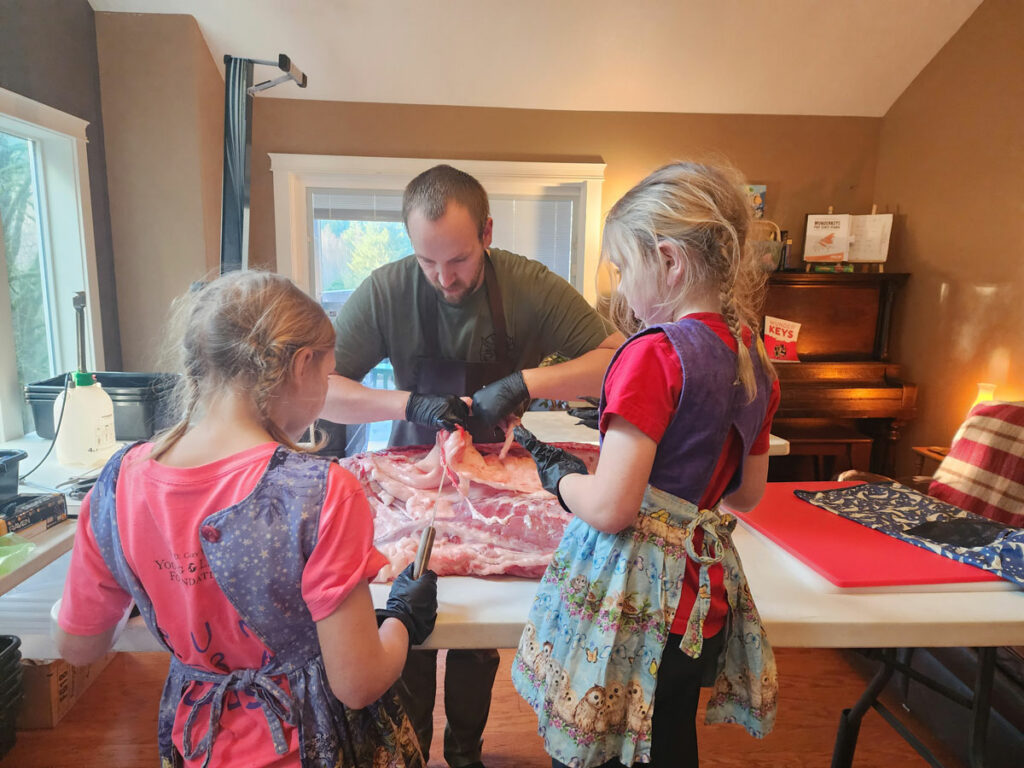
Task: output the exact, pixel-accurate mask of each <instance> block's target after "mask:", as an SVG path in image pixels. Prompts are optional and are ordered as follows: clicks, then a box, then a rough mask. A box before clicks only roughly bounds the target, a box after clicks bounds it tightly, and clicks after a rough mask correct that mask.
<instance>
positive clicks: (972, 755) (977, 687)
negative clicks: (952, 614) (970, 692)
mask: <svg viewBox="0 0 1024 768" xmlns="http://www.w3.org/2000/svg"><path fill="white" fill-rule="evenodd" d="M995 668H996V649H995V648H979V649H978V676H977V678H976V679H975V682H974V698H973V699H972V700H971V726H970V729H969V730H968V738H970V741H971V747H970V752H969V754H968V760H969V762H970V765H971V768H983V766H984V765H985V745H986V742H987V740H988V716H989V704H990V702H991V699H992V678H993V677H994V676H995Z"/></svg>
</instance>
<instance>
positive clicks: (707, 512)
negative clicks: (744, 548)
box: [679, 509, 736, 659]
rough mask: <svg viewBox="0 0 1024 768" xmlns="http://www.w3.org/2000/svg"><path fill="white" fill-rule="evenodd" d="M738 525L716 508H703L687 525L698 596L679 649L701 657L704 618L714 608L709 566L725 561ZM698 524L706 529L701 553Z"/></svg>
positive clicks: (734, 519)
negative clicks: (696, 567)
mask: <svg viewBox="0 0 1024 768" xmlns="http://www.w3.org/2000/svg"><path fill="white" fill-rule="evenodd" d="M735 527H736V518H735V517H733V516H732V515H728V514H726V515H720V514H719V513H718V512H717V511H716V510H713V509H702V510H701V511H700V512H699V513H698V514H697V515H696V516H694V518H693V519H692V520H690V521H689V522H688V523H687V525H686V539H685V546H686V554H687V556H688V557H689V558H690V559H691V560H693V561H694V562H695V563H697V564H698V565H700V569H699V571H698V573H697V599H696V600H694V603H693V608H692V609H691V611H690V617H689V619H688V620H687V622H686V632H685V633H684V634H683V639H682V640H681V641H680V643H679V649H680V650H681V651H682V652H683V653H685V654H686V655H687V656H689V657H690V658H694V659H696V658H699V657H700V654H701V651H702V650H703V648H704V619H706V618H707V615H708V611H709V610H710V609H711V577H710V576H709V575H708V569H709V568H710V566H712V565H714V564H715V563H720V562H722V558H723V557H724V556H725V550H726V547H731V546H732V539H731V537H730V534H731V533H732V530H733V528H735ZM698 528H700V529H701V530H702V531H703V532H704V540H703V542H702V543H701V552H700V553H699V554H698V553H697V551H696V550H695V549H694V548H693V535H694V533H696V531H697V529H698ZM711 553H713V554H711Z"/></svg>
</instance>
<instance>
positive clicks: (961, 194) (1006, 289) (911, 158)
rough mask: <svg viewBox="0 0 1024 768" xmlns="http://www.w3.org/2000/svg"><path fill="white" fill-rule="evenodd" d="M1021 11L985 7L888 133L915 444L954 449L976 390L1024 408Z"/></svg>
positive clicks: (885, 172) (886, 173)
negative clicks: (980, 387)
mask: <svg viewBox="0 0 1024 768" xmlns="http://www.w3.org/2000/svg"><path fill="white" fill-rule="evenodd" d="M1022 72H1024V4H1022V3H1020V2H1018V0H986V2H984V3H983V4H982V5H981V6H980V7H979V8H978V10H977V11H976V12H975V13H974V15H973V16H971V18H970V19H968V21H967V22H966V23H965V24H964V26H963V27H962V28H961V29H960V31H959V32H957V34H956V35H955V36H954V37H953V38H952V39H951V40H950V41H949V43H947V44H946V46H945V47H944V48H943V49H942V50H941V51H940V52H939V53H938V55H937V56H936V57H935V58H934V59H933V60H932V61H931V62H930V63H929V64H928V66H927V67H926V68H925V69H924V70H923V71H922V72H921V74H920V75H919V76H918V77H917V79H915V80H914V82H913V83H912V84H911V85H910V87H909V88H908V89H907V90H906V91H905V92H904V93H903V95H902V96H900V98H899V99H898V100H897V102H896V103H895V104H894V105H893V107H892V108H891V109H890V110H889V113H888V114H887V115H886V116H885V118H884V119H883V122H882V133H881V145H880V150H879V161H878V173H877V186H876V190H877V191H876V195H875V197H876V198H877V199H878V202H879V203H880V204H881V205H882V206H883V207H882V210H888V211H892V212H894V213H896V214H897V216H896V225H895V227H894V233H893V234H894V240H893V243H892V245H891V248H890V263H889V265H888V268H889V269H892V270H893V271H901V272H902V271H905V272H910V273H912V277H911V279H910V281H909V283H908V284H907V286H906V289H905V290H904V293H903V295H902V296H901V297H900V300H899V302H898V304H897V313H896V317H895V338H894V349H893V357H894V359H895V360H898V361H900V362H902V363H903V364H904V368H905V371H906V375H907V377H908V378H909V379H911V380H913V381H915V382H917V383H918V385H920V388H921V389H920V400H919V405H920V412H919V416H918V419H917V421H916V422H915V423H913V424H912V425H911V426H910V427H909V429H908V430H907V436H906V439H905V440H904V441H903V446H902V448H901V450H900V451H899V452H898V454H897V456H898V459H899V461H900V463H899V466H898V468H899V469H901V470H902V471H903V473H905V474H909V473H910V472H912V471H913V470H914V469H915V467H916V464H915V463H914V462H913V461H912V459H911V456H910V453H911V452H910V446H912V445H946V444H948V443H949V441H950V440H951V439H952V437H953V434H954V432H955V431H956V428H957V426H958V425H959V424H960V422H961V421H962V420H963V417H964V416H965V415H966V412H967V409H968V407H969V406H970V404H971V402H972V400H973V399H974V396H975V393H976V391H977V387H976V384H977V382H979V381H991V382H993V383H995V384H997V385H998V389H997V391H996V396H997V397H998V398H1000V399H1017V400H1021V399H1024V215H1022V214H1024V204H1022V201H1024V196H1022V194H1021V180H1022V179H1024V77H1021V73H1022Z"/></svg>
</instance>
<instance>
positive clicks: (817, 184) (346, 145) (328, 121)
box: [249, 98, 880, 279]
mask: <svg viewBox="0 0 1024 768" xmlns="http://www.w3.org/2000/svg"><path fill="white" fill-rule="evenodd" d="M879 124H880V121H879V120H878V119H877V118H836V117H789V116H783V117H779V116H754V115H679V114H637V113H619V112H563V111H544V110H521V109H491V108H475V107H435V106H415V105H401V104H365V103H354V102H326V101H300V100H293V99H271V98H257V99H256V105H255V110H254V118H253V157H252V220H251V221H252V223H251V227H250V246H249V258H250V263H251V264H254V265H264V266H269V267H271V268H273V267H274V266H275V265H276V257H275V254H274V219H273V210H274V209H273V186H272V176H271V173H270V161H269V159H268V158H267V153H268V152H290V153H306V154H325V155H368V156H376V155H379V156H385V157H438V158H451V159H456V160H458V159H464V160H542V161H562V162H565V161H578V162H595V161H604V162H606V163H607V164H608V168H607V171H606V174H605V179H606V181H605V185H604V195H603V202H602V207H603V209H604V210H607V209H608V208H609V207H610V206H611V204H612V203H614V202H615V200H617V199H618V198H619V197H620V196H621V195H622V194H623V193H624V192H625V191H626V190H628V189H629V187H630V186H631V185H632V184H633V183H635V182H636V181H638V180H639V179H640V178H642V177H643V175H645V174H646V173H647V172H649V171H650V170H653V169H654V168H655V167H657V166H658V165H661V164H663V163H665V162H667V161H670V160H673V159H678V158H685V159H692V158H709V157H714V156H721V157H726V158H728V159H729V160H731V161H732V162H733V163H734V164H735V165H737V166H738V167H739V168H740V169H741V170H742V171H743V172H744V173H745V174H746V175H747V177H748V179H749V180H750V181H752V182H756V183H762V184H767V185H768V215H769V217H770V218H772V219H774V220H775V221H777V222H778V223H779V224H780V225H781V226H782V228H783V229H789V230H790V232H791V233H793V235H794V243H795V244H798V247H799V246H802V243H803V228H804V216H805V215H806V214H807V213H811V212H821V211H823V210H824V208H825V207H826V206H828V205H829V204H832V205H835V206H836V207H837V209H838V210H853V211H857V212H865V211H866V210H867V209H868V208H870V205H871V190H872V188H873V186H874V171H875V162H876V157H877V142H878V128H879ZM588 279H592V278H588Z"/></svg>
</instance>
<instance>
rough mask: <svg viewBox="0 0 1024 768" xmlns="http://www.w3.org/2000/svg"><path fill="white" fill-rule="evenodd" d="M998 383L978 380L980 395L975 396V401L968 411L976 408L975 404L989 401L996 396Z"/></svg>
mask: <svg viewBox="0 0 1024 768" xmlns="http://www.w3.org/2000/svg"><path fill="white" fill-rule="evenodd" d="M995 392H996V385H995V384H986V383H984V382H980V381H979V382H978V395H977V397H975V398H974V402H973V403H971V407H970V408H968V409H967V411H968V413H969V412H970V411H972V410H974V406H976V405H977V404H978V403H987V402H989V401H990V400H992V399H993V398H994V397H995Z"/></svg>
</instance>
